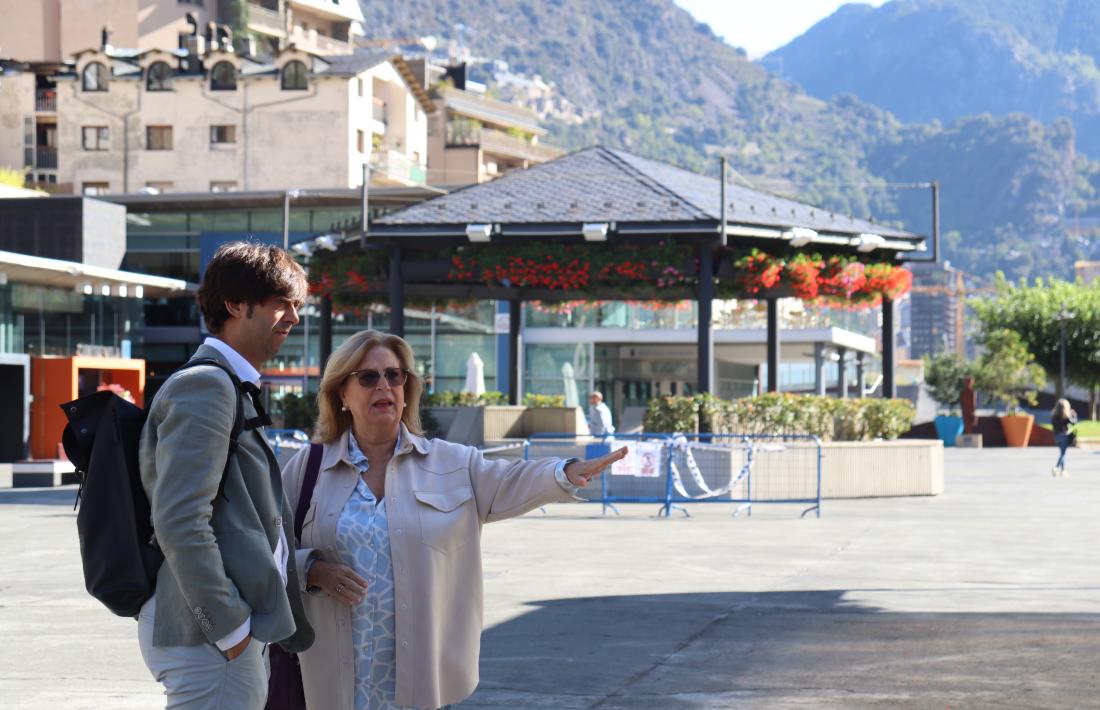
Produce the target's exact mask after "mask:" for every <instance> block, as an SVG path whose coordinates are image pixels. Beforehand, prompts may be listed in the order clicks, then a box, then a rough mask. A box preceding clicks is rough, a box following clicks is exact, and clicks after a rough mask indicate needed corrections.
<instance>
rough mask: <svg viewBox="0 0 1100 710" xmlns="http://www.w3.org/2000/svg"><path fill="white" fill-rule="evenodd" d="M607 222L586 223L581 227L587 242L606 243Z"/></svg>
mask: <svg viewBox="0 0 1100 710" xmlns="http://www.w3.org/2000/svg"><path fill="white" fill-rule="evenodd" d="M607 228H608V224H607V222H585V223H584V226H582V227H581V234H583V235H584V241H586V242H606V241H607Z"/></svg>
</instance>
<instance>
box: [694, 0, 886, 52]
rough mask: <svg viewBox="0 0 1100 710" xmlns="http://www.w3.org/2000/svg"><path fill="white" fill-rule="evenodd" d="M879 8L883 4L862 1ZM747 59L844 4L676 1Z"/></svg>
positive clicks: (820, 0) (834, 0)
mask: <svg viewBox="0 0 1100 710" xmlns="http://www.w3.org/2000/svg"><path fill="white" fill-rule="evenodd" d="M862 1H863V2H865V3H866V4H869V5H874V6H876V7H877V6H879V5H882V4H883V2H885V0H862ZM676 4H677V5H679V6H680V7H682V8H684V9H685V10H687V11H688V12H690V13H691V14H692V15H693V16H694V17H695V19H696V20H699V21H700V22H705V23H707V24H708V25H710V28H711V29H712V30H714V32H715V33H716V34H717V35H718V36H719V37H722V38H723V39H725V40H726V41H727V42H729V43H730V44H732V45H733V46H735V47H744V48H745V50H746V51H747V52H748V53H749V58H751V59H756V58H758V57H762V56H763V55H765V54H767V53H768V52H770V51H772V50H773V49H778V48H780V47H782V46H783V45H785V44H787V43H788V42H790V41H791V40H792V39H794V38H795V37H797V36H799V35H800V34H802V33H803V32H805V31H806V30H808V29H810V27H812V26H813V25H814V24H816V23H817V22H818V21H819V20H823V19H825V18H826V17H828V16H829V15H831V14H833V12H834V11H835V10H836V9H837V8H838V7H840V6H841V5H845V4H847V3H845V2H843V0H770V1H763V2H762V1H761V0H676Z"/></svg>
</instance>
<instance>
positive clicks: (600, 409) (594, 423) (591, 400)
mask: <svg viewBox="0 0 1100 710" xmlns="http://www.w3.org/2000/svg"><path fill="white" fill-rule="evenodd" d="M588 430H589V431H590V432H591V433H592V436H605V435H606V436H610V435H612V434H614V433H615V425H614V424H612V422H611V409H610V408H609V407H608V406H607V404H605V403H604V401H603V393H602V392H600V391H599V390H594V391H593V392H592V394H590V395H588Z"/></svg>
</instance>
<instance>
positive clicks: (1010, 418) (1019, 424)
mask: <svg viewBox="0 0 1100 710" xmlns="http://www.w3.org/2000/svg"><path fill="white" fill-rule="evenodd" d="M1034 424H1035V417H1033V416H1031V415H1030V414H1008V415H1005V416H1003V417H1001V428H1002V429H1004V432H1005V444H1006V445H1008V446H1027V442H1028V441H1029V440H1030V439H1031V427H1032V426H1033V425H1034Z"/></svg>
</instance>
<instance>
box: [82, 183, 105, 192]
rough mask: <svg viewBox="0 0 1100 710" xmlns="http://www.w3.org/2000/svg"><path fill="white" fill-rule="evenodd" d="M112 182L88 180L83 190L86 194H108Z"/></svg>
mask: <svg viewBox="0 0 1100 710" xmlns="http://www.w3.org/2000/svg"><path fill="white" fill-rule="evenodd" d="M110 188H111V184H110V183H106V182H86V183H84V185H83V189H81V192H82V193H84V194H85V195H106V194H107V192H108V190H110Z"/></svg>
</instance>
